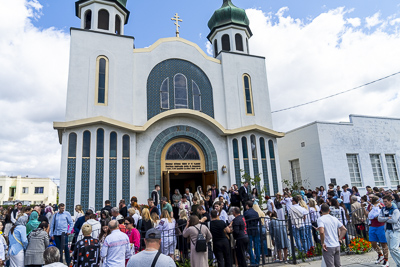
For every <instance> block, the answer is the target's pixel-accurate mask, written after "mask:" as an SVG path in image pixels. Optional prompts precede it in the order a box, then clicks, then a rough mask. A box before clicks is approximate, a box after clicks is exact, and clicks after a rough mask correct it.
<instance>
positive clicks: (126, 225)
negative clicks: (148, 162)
mask: <svg viewBox="0 0 400 267" xmlns="http://www.w3.org/2000/svg"><path fill="white" fill-rule="evenodd" d="M365 190H366V194H365V195H363V196H361V195H360V193H359V191H358V189H357V187H355V186H353V187H352V188H351V189H350V188H349V186H348V185H344V186H342V187H336V186H334V185H333V184H329V185H328V188H327V189H325V188H324V187H323V186H321V187H319V188H316V189H315V190H306V189H305V188H300V189H298V190H289V189H287V188H286V189H285V190H284V191H283V193H277V194H276V195H275V196H274V197H270V196H267V195H266V196H260V195H259V193H258V190H257V188H253V189H251V188H250V187H249V183H248V182H244V183H243V185H242V186H241V187H240V188H239V187H238V186H237V185H233V186H232V187H231V188H229V189H227V188H226V187H225V186H223V187H221V188H220V189H218V188H216V186H215V185H211V186H209V188H206V190H205V193H203V190H202V188H201V186H199V187H197V188H196V191H195V192H194V193H193V192H191V189H190V188H188V189H186V190H185V193H184V194H182V195H181V194H180V192H179V190H175V191H174V194H172V195H171V196H161V195H160V186H158V185H156V186H155V189H154V191H153V192H152V193H151V197H150V198H149V199H148V200H147V205H139V204H138V200H137V198H136V197H132V198H131V201H130V203H126V202H125V200H124V199H122V200H120V202H119V206H118V207H112V206H111V202H110V201H108V200H107V201H105V206H104V207H103V208H102V209H101V210H100V211H95V210H94V208H89V209H87V210H85V211H83V210H82V207H81V206H80V205H77V206H76V207H75V216H71V214H70V212H68V211H66V210H65V205H64V204H63V203H61V204H59V205H53V206H52V205H48V206H45V205H42V206H34V207H29V206H27V207H23V206H22V204H21V203H18V204H17V205H15V207H8V208H7V209H2V210H1V211H0V214H1V215H0V231H2V232H1V235H0V266H2V265H6V266H12V267H20V266H65V265H64V264H63V263H65V264H66V265H68V266H76V267H81V266H82V267H83V266H94V267H96V266H104V267H107V266H108V267H111V266H118V267H119V266H130V267H132V266H139V264H144V265H143V266H153V264H154V266H175V261H184V260H185V259H190V263H191V266H194V267H197V266H199V267H204V266H208V264H209V261H210V260H211V261H214V262H215V263H217V264H218V266H233V265H236V266H248V264H253V265H257V264H260V262H261V261H262V260H263V258H262V257H264V259H265V258H270V259H271V260H273V261H277V262H282V263H287V262H288V259H289V255H295V256H296V255H297V256H300V254H301V253H303V254H306V253H308V252H309V251H310V250H312V249H313V248H314V247H315V246H317V244H319V245H320V246H321V247H322V250H323V256H324V260H325V262H326V264H327V266H340V246H341V244H343V245H346V244H347V245H348V242H349V240H350V239H352V238H355V237H360V238H363V239H366V240H369V241H370V242H371V243H372V246H373V248H374V250H375V251H376V253H377V257H378V258H377V260H376V263H377V264H381V265H382V266H389V261H388V259H389V252H390V253H391V257H392V258H393V260H394V261H395V262H396V264H397V265H399V266H400V250H399V245H400V244H399V243H400V222H399V217H400V212H399V210H398V209H397V206H398V205H400V198H399V195H398V192H400V187H399V188H398V191H392V190H384V189H382V188H377V187H374V188H371V187H366V189H365ZM168 197H169V199H170V201H169V200H168ZM264 200H265V201H264ZM127 204H128V205H127ZM0 209H1V208H0ZM351 229H353V230H354V231H351ZM367 229H368V230H367ZM338 233H339V235H338ZM49 250H50V251H53V254H51V256H49V253H50V252H49ZM54 251H57V257H58V259H57V260H56V261H55V260H54ZM46 255H47V256H46Z"/></svg>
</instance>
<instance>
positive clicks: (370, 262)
mask: <svg viewBox="0 0 400 267" xmlns="http://www.w3.org/2000/svg"><path fill="white" fill-rule="evenodd" d="M376 258H377V254H376V252H370V253H366V254H362V255H348V256H342V257H341V263H342V266H346V267H365V266H370V267H372V266H375V267H377V266H380V265H376V264H375V263H374V262H375V261H376ZM321 262H322V261H321V260H315V261H307V262H302V261H301V260H300V261H298V264H297V265H291V264H282V263H277V264H270V265H266V266H271V267H272V266H273V267H275V266H288V267H289V266H290V267H295V266H297V267H299V266H302V267H320V266H321ZM389 262H390V267H392V266H393V267H396V264H395V263H394V261H393V259H390V255H389ZM327 267H332V266H327Z"/></svg>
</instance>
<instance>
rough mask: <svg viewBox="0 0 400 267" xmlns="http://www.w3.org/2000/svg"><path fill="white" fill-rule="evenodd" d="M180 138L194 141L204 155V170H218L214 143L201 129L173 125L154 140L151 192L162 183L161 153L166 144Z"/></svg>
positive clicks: (150, 158)
mask: <svg viewBox="0 0 400 267" xmlns="http://www.w3.org/2000/svg"><path fill="white" fill-rule="evenodd" d="M178 138H185V139H189V140H191V141H192V142H194V143H195V144H196V145H197V146H198V147H199V148H200V149H201V152H202V154H203V155H204V164H205V167H204V171H206V172H207V171H214V170H218V159H217V153H216V151H215V148H214V145H213V144H212V143H211V141H210V139H209V138H208V137H207V136H206V135H205V134H204V133H203V132H201V131H199V130H197V129H196V128H194V127H191V126H187V125H177V126H172V127H170V128H168V129H165V130H164V131H162V132H161V133H160V134H159V135H158V136H157V137H156V138H155V139H154V141H153V143H152V145H151V147H150V151H149V159H148V168H149V193H150V192H151V191H153V190H154V186H155V185H156V184H161V172H162V170H161V164H162V162H161V161H162V157H161V154H162V152H163V150H164V148H165V146H166V145H167V144H168V143H169V142H171V141H172V140H175V139H178Z"/></svg>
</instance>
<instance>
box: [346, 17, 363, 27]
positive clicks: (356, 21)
mask: <svg viewBox="0 0 400 267" xmlns="http://www.w3.org/2000/svg"><path fill="white" fill-rule="evenodd" d="M347 23H349V24H351V26H353V27H359V26H360V25H361V19H360V18H348V19H347Z"/></svg>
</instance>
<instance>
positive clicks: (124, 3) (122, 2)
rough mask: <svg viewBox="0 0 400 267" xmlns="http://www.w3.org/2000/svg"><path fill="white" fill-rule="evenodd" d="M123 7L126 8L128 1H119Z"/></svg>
mask: <svg viewBox="0 0 400 267" xmlns="http://www.w3.org/2000/svg"><path fill="white" fill-rule="evenodd" d="M117 1H118V2H119V3H120V4H121V5H123V6H124V7H126V2H127V1H128V0H117Z"/></svg>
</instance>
